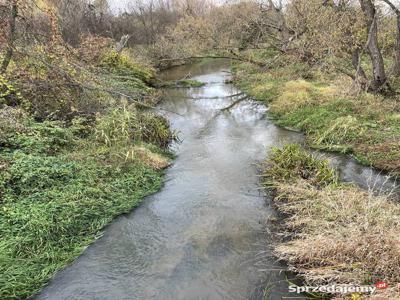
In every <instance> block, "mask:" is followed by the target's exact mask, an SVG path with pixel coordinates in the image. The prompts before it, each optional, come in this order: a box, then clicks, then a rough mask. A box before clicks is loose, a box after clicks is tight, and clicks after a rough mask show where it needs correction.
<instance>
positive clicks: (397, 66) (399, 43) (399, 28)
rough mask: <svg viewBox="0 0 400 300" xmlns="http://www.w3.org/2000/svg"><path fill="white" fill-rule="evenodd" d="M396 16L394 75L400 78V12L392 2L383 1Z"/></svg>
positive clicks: (388, 0)
mask: <svg viewBox="0 0 400 300" xmlns="http://www.w3.org/2000/svg"><path fill="white" fill-rule="evenodd" d="M383 1H384V2H385V3H386V4H387V5H389V6H390V8H391V9H392V10H393V12H394V13H395V14H396V22H397V24H396V46H395V51H394V65H393V74H394V75H395V76H400V10H399V9H398V8H397V7H396V5H394V4H393V2H392V1H390V0H383Z"/></svg>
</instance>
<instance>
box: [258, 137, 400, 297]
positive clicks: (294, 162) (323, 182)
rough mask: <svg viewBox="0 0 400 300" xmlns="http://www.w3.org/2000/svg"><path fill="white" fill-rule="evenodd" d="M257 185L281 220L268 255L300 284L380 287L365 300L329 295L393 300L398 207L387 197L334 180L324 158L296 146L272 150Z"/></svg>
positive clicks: (398, 266) (399, 251)
mask: <svg viewBox="0 0 400 300" xmlns="http://www.w3.org/2000/svg"><path fill="white" fill-rule="evenodd" d="M263 184H264V186H265V187H266V188H267V189H268V190H269V191H270V192H271V193H272V194H273V195H274V197H273V203H274V206H275V207H276V208H277V210H278V211H279V212H280V213H281V216H282V217H283V219H282V220H279V221H278V222H276V223H275V225H276V226H277V228H275V229H276V230H275V231H274V232H275V235H276V238H277V241H278V242H277V245H276V247H275V255H276V256H277V257H278V258H279V259H281V260H283V261H285V262H287V264H288V266H289V269H290V270H291V271H294V272H296V273H297V274H299V275H300V276H301V277H302V278H303V279H304V286H329V285H333V284H334V285H342V286H345V285H352V286H362V285H370V286H372V287H374V286H375V284H376V283H378V282H385V283H386V284H388V286H389V287H388V288H386V289H382V290H377V291H376V292H375V293H373V294H372V295H368V294H363V295H362V294H360V293H359V294H357V293H355V292H352V293H349V294H347V295H346V296H344V295H343V294H340V293H337V294H335V295H334V296H335V297H336V298H337V299H350V298H351V299H398V298H399V297H400V289H399V277H400V273H399V270H400V260H399V257H400V246H399V245H400V240H399V234H398V232H399V230H400V227H399V224H400V219H399V215H400V206H399V205H398V204H397V203H394V202H393V201H392V200H394V199H395V198H394V197H393V195H392V196H391V195H387V194H382V195H376V194H374V193H373V192H372V191H365V190H362V189H360V188H358V187H356V186H354V185H352V184H344V183H341V182H339V179H338V175H337V171H336V170H335V169H333V168H332V167H330V166H329V163H328V161H327V160H321V159H319V158H316V157H314V156H313V155H311V154H309V153H308V152H307V151H306V150H303V149H302V148H301V147H300V146H299V145H295V144H289V145H286V146H284V147H283V148H275V149H274V150H273V151H272V153H271V155H270V156H269V158H268V160H267V161H266V164H265V168H264V173H263ZM303 291H304V290H303ZM311 294H312V293H311ZM346 297H348V298H346Z"/></svg>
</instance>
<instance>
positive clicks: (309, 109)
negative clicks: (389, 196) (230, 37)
mask: <svg viewBox="0 0 400 300" xmlns="http://www.w3.org/2000/svg"><path fill="white" fill-rule="evenodd" d="M251 55H253V56H254V57H256V58H257V60H260V61H263V60H264V61H272V63H271V64H270V66H269V68H268V69H265V68H260V67H257V66H255V65H253V64H248V63H241V64H237V65H236V66H235V68H234V71H235V82H236V83H237V84H238V86H239V87H240V88H241V89H242V90H243V91H245V92H246V93H247V94H249V95H250V96H252V97H253V98H255V99H257V100H260V101H264V102H265V103H267V105H268V107H269V109H270V116H271V117H272V118H274V120H275V122H276V123H277V124H279V125H281V126H284V127H289V128H292V129H297V130H301V131H303V132H305V133H306V134H307V142H308V144H309V146H311V147H313V148H317V149H324V150H328V151H337V152H342V153H348V154H353V155H354V156H355V157H356V158H357V159H358V161H360V162H361V163H363V164H367V165H373V166H375V167H377V168H379V169H382V170H386V171H389V172H392V173H393V174H395V175H398V174H400V105H399V103H400V102H399V101H397V99H394V98H390V97H383V96H380V95H372V94H369V93H366V92H361V91H357V90H356V89H355V86H354V85H352V82H351V80H350V79H349V78H347V77H344V76H343V75H340V74H337V73H329V72H324V71H323V70H321V69H317V68H311V67H310V66H309V65H307V64H304V63H302V62H299V61H298V59H296V58H295V57H291V56H290V55H284V56H278V57H277V56H276V53H274V52H273V51H260V50H257V51H255V52H253V53H252V54H251Z"/></svg>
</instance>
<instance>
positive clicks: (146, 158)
mask: <svg viewBox="0 0 400 300" xmlns="http://www.w3.org/2000/svg"><path fill="white" fill-rule="evenodd" d="M132 151H133V155H134V156H135V157H137V158H138V159H139V160H140V161H142V162H143V163H144V164H145V165H147V166H149V167H151V168H153V169H154V170H162V169H165V168H166V167H168V166H169V165H170V164H171V161H170V160H169V159H168V158H166V157H165V156H162V155H161V154H158V153H154V152H152V151H151V150H149V149H147V148H145V147H140V146H136V147H134V148H133V150H132Z"/></svg>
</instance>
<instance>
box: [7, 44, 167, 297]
mask: <svg viewBox="0 0 400 300" xmlns="http://www.w3.org/2000/svg"><path fill="white" fill-rule="evenodd" d="M33 53H35V52H33ZM56 58H58V57H56ZM52 59H53V63H54V64H55V63H57V62H58V61H57V60H55V59H54V57H53V58H52ZM70 62H71V64H69V63H70ZM29 63H30V64H31V65H34V66H35V64H36V63H38V64H40V61H36V62H35V61H29ZM62 63H63V70H67V71H63V73H62V76H63V77H66V76H67V75H71V79H69V82H71V81H72V82H77V83H76V85H77V86H78V84H79V91H80V94H79V98H75V97H78V95H77V94H75V91H76V90H75V89H74V87H75V86H73V87H71V85H63V84H62V83H60V82H59V81H57V80H61V79H60V77H57V74H58V73H57V72H55V71H54V67H52V69H50V70H48V69H46V68H44V67H43V66H41V67H40V68H39V67H37V66H36V67H35V68H32V69H28V70H25V71H24V72H25V73H24V76H26V77H25V78H26V80H25V79H24V78H22V80H21V77H19V78H14V77H13V76H15V74H16V73H18V72H19V71H20V70H24V62H23V61H22V62H21V61H18V64H16V65H15V66H14V67H13V69H11V70H10V72H9V74H8V75H9V76H8V75H6V76H5V77H0V79H2V81H1V82H0V92H1V93H0V100H1V101H0V103H1V109H0V144H1V150H0V169H1V175H0V236H1V240H0V273H1V276H0V298H1V299H7V300H8V299H25V298H27V297H29V296H31V295H33V294H35V293H37V292H38V291H39V290H40V289H41V288H42V287H43V286H44V285H45V284H46V283H47V282H48V281H49V280H50V279H51V278H52V276H53V275H54V274H55V273H56V272H57V271H59V270H60V269H63V268H64V267H66V266H67V265H69V264H70V263H71V262H73V261H74V260H75V259H76V258H77V257H78V256H79V255H80V254H82V252H83V251H84V250H85V248H86V247H87V246H88V245H90V244H91V243H92V242H93V241H94V240H96V239H97V238H98V237H100V236H101V234H102V229H103V228H104V227H105V226H106V225H107V224H109V223H110V222H111V221H112V220H113V219H114V218H115V217H116V216H118V215H120V214H123V213H128V212H130V211H131V210H132V209H133V208H134V207H136V206H137V205H138V204H139V203H140V202H141V200H142V199H143V197H145V196H147V195H149V194H152V193H154V192H156V191H157V190H158V189H159V188H160V187H161V185H162V177H163V171H162V170H163V169H164V168H165V167H167V166H168V165H169V163H170V159H171V155H170V154H169V153H168V151H167V148H166V147H167V145H168V143H169V142H170V141H171V140H172V139H173V138H174V134H173V133H172V132H171V130H170V129H169V123H168V121H167V120H166V119H164V118H163V117H161V116H159V115H157V114H156V113H153V112H150V111H148V110H145V109H143V108H141V106H140V105H136V104H137V102H138V101H141V103H143V105H144V106H147V105H149V104H151V103H154V101H155V97H156V93H155V91H154V90H153V89H152V88H151V87H150V86H149V81H150V80H151V78H152V76H153V75H151V74H152V73H151V70H148V69H147V68H146V67H144V66H140V65H138V64H136V63H134V62H133V61H132V60H131V58H130V57H129V56H127V55H125V54H119V55H116V54H115V53H113V52H111V53H105V54H104V53H103V54H102V57H101V60H100V59H99V61H98V62H97V63H96V64H95V63H93V64H92V65H91V66H90V68H95V70H96V73H97V75H96V78H95V79H93V77H94V76H92V75H91V74H89V73H85V74H82V72H81V70H82V68H79V69H78V68H74V66H76V62H74V61H72V60H69V59H66V58H63V60H62ZM66 64H68V65H67V66H66ZM56 70H57V69H56ZM35 72H40V73H35ZM66 72H70V73H67V75H65V73H66ZM100 72H101V73H100ZM98 74H101V75H98ZM39 80H40V81H39ZM41 82H43V83H44V84H43V85H40V83H41ZM53 82H54V83H55V84H56V85H57V87H56V90H54V91H53V90H52V89H51V88H48V87H47V86H48V85H51V84H53ZM45 84H46V85H45ZM81 86H82V87H85V88H86V86H88V87H90V88H88V89H87V90H86V91H85V90H84V89H82V88H81ZM42 87H46V89H44V88H43V91H42V90H41V88H42ZM28 88H29V89H28ZM34 89H37V92H36V93H31V92H32V90H34ZM84 91H85V92H84ZM82 94H84V96H83V98H81V97H82ZM121 94H122V95H125V96H124V97H120V95H121ZM133 97H134V98H133ZM17 98H18V99H20V101H19V102H20V103H15V101H14V100H15V99H17ZM42 115H43V117H42Z"/></svg>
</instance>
